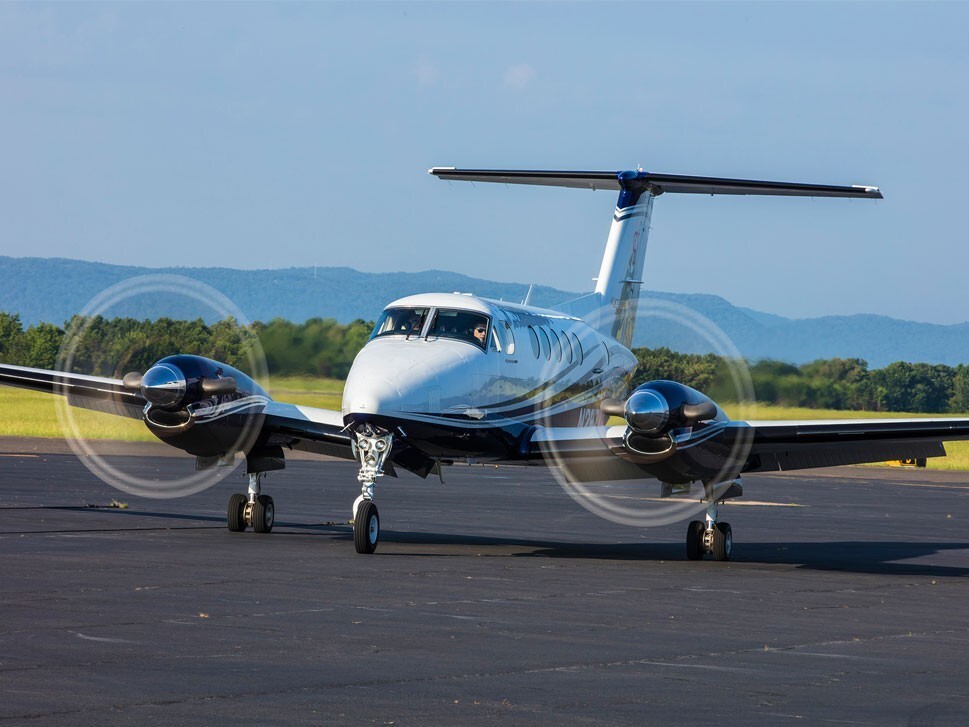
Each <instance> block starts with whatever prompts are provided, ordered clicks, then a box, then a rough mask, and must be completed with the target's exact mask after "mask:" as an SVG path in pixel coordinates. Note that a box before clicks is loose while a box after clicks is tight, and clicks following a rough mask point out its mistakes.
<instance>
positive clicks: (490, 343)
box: [343, 293, 636, 460]
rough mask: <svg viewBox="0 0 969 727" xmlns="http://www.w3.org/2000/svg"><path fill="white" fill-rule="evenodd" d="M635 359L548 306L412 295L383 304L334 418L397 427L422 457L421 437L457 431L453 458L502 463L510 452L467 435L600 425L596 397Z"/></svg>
mask: <svg viewBox="0 0 969 727" xmlns="http://www.w3.org/2000/svg"><path fill="white" fill-rule="evenodd" d="M408 320H409V321H412V323H411V324H410V326H408V325H407V321H408ZM451 322H454V323H458V324H463V325H464V326H465V327H466V328H467V330H463V329H461V328H460V325H459V326H452V327H449V326H448V325H447V324H448V323H451ZM476 326H477V330H478V334H477V336H475V335H474V332H473V329H474V327H476ZM482 328H484V329H485V330H483V331H482V330H481V329H482ZM482 338H483V339H484V340H483V341H482V340H481V339H482ZM635 366H636V359H635V357H634V356H633V354H632V353H631V352H630V351H629V350H628V349H627V348H625V347H624V346H622V345H620V344H619V343H617V342H616V341H615V339H611V338H609V337H607V336H604V335H602V334H600V333H599V332H598V331H596V330H595V329H593V328H592V327H591V326H589V325H588V324H586V323H585V322H584V321H583V320H581V319H579V318H575V317H572V316H569V315H566V314H564V313H560V312H558V311H553V310H546V309H541V308H533V307H529V306H523V305H515V304H511V303H504V302H499V301H493V300H487V299H484V298H477V297H474V296H470V295H463V294H457V293H454V294H444V293H431V294H423V295H415V296H410V297H407V298H402V299H400V300H397V301H394V302H393V303H391V304H390V305H388V306H387V307H386V309H385V312H384V315H383V317H382V318H381V321H380V322H378V324H377V328H376V330H375V332H374V336H373V337H372V338H371V340H370V341H369V342H368V343H367V344H366V346H364V347H363V349H362V350H361V351H360V353H359V354H358V355H357V357H356V359H355V360H354V362H353V366H352V367H351V369H350V373H349V376H348V377H347V382H346V388H345V389H344V394H343V416H344V420H345V421H347V422H348V423H354V422H363V421H371V422H373V423H375V424H377V425H378V426H381V427H383V428H385V429H388V430H391V429H394V428H397V429H398V433H399V432H400V431H402V432H404V434H405V435H406V436H407V437H408V438H409V439H410V440H411V442H412V444H414V446H416V447H418V448H421V449H422V450H424V451H425V453H427V454H431V456H443V455H442V452H431V451H430V450H432V449H434V447H433V445H432V444H430V443H429V442H430V440H433V439H434V438H435V437H436V436H440V437H444V436H445V435H450V436H451V437H453V435H454V434H455V432H458V433H464V434H465V435H466V437H467V439H468V440H469V441H468V447H467V448H466V449H467V451H466V452H462V448H461V447H460V446H459V447H458V448H457V449H456V451H455V452H454V453H453V454H454V455H455V456H457V457H458V458H460V457H461V456H462V455H467V456H474V457H475V458H486V459H494V460H503V459H507V458H509V457H511V458H514V457H513V454H512V455H509V453H508V452H505V451H500V450H503V449H506V447H502V446H489V445H486V444H483V443H482V442H484V441H485V439H484V438H482V437H481V436H475V434H477V435H483V434H484V433H485V432H486V431H494V430H501V431H505V432H512V431H516V430H520V429H521V428H522V427H523V426H525V427H527V426H535V425H544V426H550V425H571V426H580V425H592V424H600V423H602V420H603V417H602V414H601V413H600V412H599V409H598V403H599V402H600V401H601V400H602V399H603V398H606V397H611V396H621V395H622V394H623V393H624V389H625V387H626V385H627V383H628V381H629V378H630V377H631V375H632V372H633V371H634V369H635ZM435 432H436V433H437V434H435ZM452 441H453V440H452ZM488 441H492V442H493V441H497V440H494V439H493V438H492V440H488ZM422 443H427V446H422Z"/></svg>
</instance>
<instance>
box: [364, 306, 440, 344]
mask: <svg viewBox="0 0 969 727" xmlns="http://www.w3.org/2000/svg"><path fill="white" fill-rule="evenodd" d="M429 310H430V309H429V308H388V309H387V310H385V311H384V312H383V314H382V315H381V316H380V320H379V321H377V325H376V326H375V327H374V329H373V334H372V335H371V336H370V337H371V338H377V337H378V336H407V337H408V338H411V337H414V338H416V337H418V336H420V335H421V330H422V329H423V328H424V321H425V320H426V319H427V313H428V311H429Z"/></svg>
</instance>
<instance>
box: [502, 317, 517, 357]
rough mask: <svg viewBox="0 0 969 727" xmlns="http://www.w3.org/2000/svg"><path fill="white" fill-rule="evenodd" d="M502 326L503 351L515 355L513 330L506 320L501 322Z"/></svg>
mask: <svg viewBox="0 0 969 727" xmlns="http://www.w3.org/2000/svg"><path fill="white" fill-rule="evenodd" d="M501 325H502V328H503V330H504V332H505V353H507V354H508V355H509V356H514V355H515V332H514V331H513V330H512V328H511V326H510V325H509V324H508V322H507V321H503V322H502V324H501Z"/></svg>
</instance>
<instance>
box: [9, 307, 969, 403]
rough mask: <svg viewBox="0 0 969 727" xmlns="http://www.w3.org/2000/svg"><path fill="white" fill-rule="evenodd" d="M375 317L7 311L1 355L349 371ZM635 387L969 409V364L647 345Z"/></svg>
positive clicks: (107, 363)
mask: <svg viewBox="0 0 969 727" xmlns="http://www.w3.org/2000/svg"><path fill="white" fill-rule="evenodd" d="M372 328H373V323H372V322H367V321H363V320H356V321H353V322H352V323H347V324H341V323H337V322H336V321H335V320H333V319H330V318H328V319H322V318H311V319H309V320H308V321H306V322H305V323H293V322H291V321H287V320H283V319H281V318H275V319H273V320H271V321H269V322H268V323H260V322H257V323H254V324H252V325H251V326H250V327H249V328H243V327H241V326H239V325H238V324H237V323H236V322H235V321H233V320H231V319H228V320H224V321H220V322H218V323H214V324H207V323H205V322H204V321H202V320H201V319H196V320H192V321H183V320H172V319H170V318H159V319H157V320H154V321H149V320H136V319H134V318H112V319H106V318H103V317H101V316H96V317H93V318H88V319H85V318H81V317H79V316H75V317H74V318H72V319H71V320H70V321H67V322H66V323H65V325H64V327H63V328H61V327H58V326H55V325H54V324H51V323H39V324H36V325H32V326H29V327H27V328H24V326H23V324H22V323H21V321H20V317H19V316H18V315H16V314H11V313H3V312H0V362H2V363H9V364H18V365H21V366H33V367H37V368H48V369H49V368H53V367H54V366H55V364H56V363H57V357H58V353H59V352H60V351H61V347H62V345H63V344H64V342H65V331H71V330H72V331H79V330H83V331H84V333H83V335H76V336H75V337H74V338H73V339H72V340H71V341H68V344H69V346H70V348H72V349H73V359H72V360H73V364H72V369H73V370H74V371H77V372H82V373H89V374H94V375H97V376H110V377H115V378H118V377H121V376H123V375H124V374H125V373H127V372H128V371H145V370H146V369H147V368H148V367H149V366H151V364H152V363H154V362H155V361H157V360H158V359H160V358H163V357H164V356H168V355H170V354H172V353H176V352H177V353H194V354H198V355H200V356H207V357H209V358H213V359H216V360H218V361H222V362H224V363H227V364H229V365H230V366H235V367H237V368H240V369H243V370H247V369H249V368H250V366H249V364H248V362H249V355H250V351H251V350H252V345H253V341H254V339H255V338H258V341H259V342H260V343H261V345H262V349H263V352H264V353H265V356H266V363H267V367H268V371H269V373H270V375H276V376H292V375H303V376H321V377H328V378H337V379H342V378H346V376H347V373H348V372H349V371H350V365H351V364H352V363H353V358H354V356H356V354H357V351H359V350H360V349H361V348H362V347H363V345H364V344H365V343H366V342H367V339H368V337H369V335H370V331H371V329H372ZM634 353H635V354H636V357H637V359H638V362H639V366H638V368H637V371H636V374H635V378H634V384H636V385H638V384H641V383H644V382H646V381H651V380H654V379H672V380H674V381H679V382H682V383H684V384H686V385H687V386H692V387H693V388H695V389H698V390H700V391H702V392H704V393H706V394H708V395H709V396H710V397H712V398H713V399H715V400H717V401H733V400H736V399H737V398H738V392H737V391H736V386H735V383H734V379H733V377H732V375H731V369H732V368H736V364H737V363H743V364H744V365H745V366H747V370H748V371H749V374H750V381H751V383H752V385H753V395H754V398H755V400H756V401H760V402H769V403H773V404H778V405H783V406H803V407H811V408H825V409H848V410H870V411H889V412H892V411H912V412H933V413H942V412H967V411H969V366H966V365H964V364H960V365H959V366H956V367H952V366H945V365H942V364H926V363H907V362H903V361H898V362H895V363H892V364H889V365H888V366H885V367H883V368H880V369H869V368H868V363H867V362H866V361H864V360H863V359H858V358H832V359H825V360H819V361H812V362H810V363H806V364H802V365H800V366H795V365H793V364H789V363H784V362H781V361H772V360H763V361H757V362H755V363H748V362H735V361H731V360H728V359H725V358H722V357H720V356H716V355H714V354H684V353H676V352H675V351H671V350H670V349H668V348H655V349H649V348H637V349H634Z"/></svg>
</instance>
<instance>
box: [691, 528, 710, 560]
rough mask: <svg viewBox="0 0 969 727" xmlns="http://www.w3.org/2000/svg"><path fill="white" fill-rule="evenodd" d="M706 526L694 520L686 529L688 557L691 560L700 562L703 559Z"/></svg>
mask: <svg viewBox="0 0 969 727" xmlns="http://www.w3.org/2000/svg"><path fill="white" fill-rule="evenodd" d="M706 529H707V526H706V524H704V523H703V522H701V521H700V520H693V521H691V522H690V524H689V525H688V526H687V528H686V557H687V558H689V559H690V560H700V558H702V557H703V531H704V530H706Z"/></svg>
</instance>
